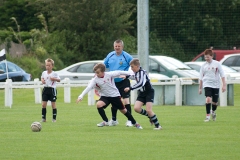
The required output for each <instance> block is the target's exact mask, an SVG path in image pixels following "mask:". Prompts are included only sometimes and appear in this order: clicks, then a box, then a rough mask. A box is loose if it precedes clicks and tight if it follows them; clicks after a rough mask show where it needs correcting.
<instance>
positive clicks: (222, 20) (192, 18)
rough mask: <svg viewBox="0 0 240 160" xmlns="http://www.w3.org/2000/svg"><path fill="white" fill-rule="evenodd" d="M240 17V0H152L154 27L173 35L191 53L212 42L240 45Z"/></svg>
mask: <svg viewBox="0 0 240 160" xmlns="http://www.w3.org/2000/svg"><path fill="white" fill-rule="evenodd" d="M239 17H240V0H228V1H226V0H189V1H187V0H178V1H172V0H161V1H158V0H151V1H150V31H151V32H153V31H154V32H155V33H157V37H158V38H159V39H162V40H164V39H167V38H169V37H171V38H173V40H174V41H176V42H178V43H180V44H181V46H182V48H183V49H184V52H185V53H186V55H189V57H190V56H193V55H196V54H198V53H199V52H201V51H203V50H204V49H206V48H208V47H210V46H215V47H218V46H226V47H232V46H239V47H240V43H239V42H240V36H239V35H240V21H239ZM152 45H154V44H152ZM189 60H190V58H189Z"/></svg>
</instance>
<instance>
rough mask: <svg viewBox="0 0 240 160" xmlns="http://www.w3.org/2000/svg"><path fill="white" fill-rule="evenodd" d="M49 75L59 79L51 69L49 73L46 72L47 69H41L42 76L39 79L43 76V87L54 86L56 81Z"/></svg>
mask: <svg viewBox="0 0 240 160" xmlns="http://www.w3.org/2000/svg"><path fill="white" fill-rule="evenodd" d="M50 77H54V78H58V79H60V77H59V76H58V74H57V73H56V72H54V71H52V72H51V73H48V72H47V71H43V72H42V76H41V79H42V78H43V79H44V80H45V82H46V83H45V84H43V85H44V87H52V88H56V83H57V82H56V81H51V79H50Z"/></svg>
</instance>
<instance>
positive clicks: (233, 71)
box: [222, 65, 237, 73]
mask: <svg viewBox="0 0 240 160" xmlns="http://www.w3.org/2000/svg"><path fill="white" fill-rule="evenodd" d="M222 68H223V70H224V72H228V73H235V72H237V71H236V70H235V69H233V68H230V67H228V66H225V65H222Z"/></svg>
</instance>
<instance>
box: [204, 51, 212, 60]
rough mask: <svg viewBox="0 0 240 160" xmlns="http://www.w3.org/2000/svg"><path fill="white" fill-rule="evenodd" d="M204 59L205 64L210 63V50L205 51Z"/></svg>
mask: <svg viewBox="0 0 240 160" xmlns="http://www.w3.org/2000/svg"><path fill="white" fill-rule="evenodd" d="M204 58H205V60H206V61H207V62H210V61H211V60H212V58H213V51H212V50H211V49H206V50H205V51H204Z"/></svg>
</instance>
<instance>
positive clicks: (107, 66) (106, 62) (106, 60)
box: [103, 55, 109, 68]
mask: <svg viewBox="0 0 240 160" xmlns="http://www.w3.org/2000/svg"><path fill="white" fill-rule="evenodd" d="M108 60H109V55H107V57H106V58H105V59H104V61H103V63H104V64H105V66H106V68H109V65H108Z"/></svg>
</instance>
